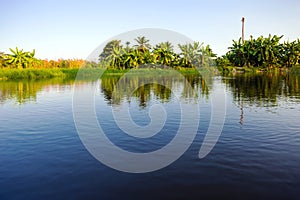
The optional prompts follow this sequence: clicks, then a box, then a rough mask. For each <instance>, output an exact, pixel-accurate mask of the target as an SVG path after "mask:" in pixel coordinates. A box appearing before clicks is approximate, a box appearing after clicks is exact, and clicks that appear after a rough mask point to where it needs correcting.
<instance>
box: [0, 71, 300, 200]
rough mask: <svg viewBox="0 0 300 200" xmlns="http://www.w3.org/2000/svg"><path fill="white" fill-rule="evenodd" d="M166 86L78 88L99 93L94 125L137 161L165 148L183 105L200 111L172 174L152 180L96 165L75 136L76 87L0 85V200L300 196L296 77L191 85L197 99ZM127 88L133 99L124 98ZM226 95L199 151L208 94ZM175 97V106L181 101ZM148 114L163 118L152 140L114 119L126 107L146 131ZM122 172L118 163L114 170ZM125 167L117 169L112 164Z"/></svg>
mask: <svg viewBox="0 0 300 200" xmlns="http://www.w3.org/2000/svg"><path fill="white" fill-rule="evenodd" d="M156 78H158V79H163V81H164V83H165V85H167V86H168V87H169V89H168V88H166V87H163V86H160V85H157V84H148V85H145V86H144V87H141V88H139V89H138V90H136V91H135V92H133V93H130V92H128V90H132V88H136V86H137V85H138V84H139V82H141V81H144V80H147V79H151V80H153V77H150V78H149V77H146V78H145V77H144V78H143V77H135V76H131V77H127V78H126V79H123V80H122V81H123V82H122V84H121V87H119V88H118V89H117V92H113V88H114V87H113V86H116V84H117V82H118V80H120V77H117V76H113V77H106V78H102V80H99V81H96V82H91V81H86V82H85V81H81V82H80V84H77V86H76V87H77V89H78V88H79V89H82V90H84V89H85V88H88V87H90V86H95V87H96V88H97V90H96V95H95V100H96V103H95V105H96V115H97V117H98V120H99V124H100V125H101V127H102V128H103V130H104V131H105V133H107V137H108V138H109V139H110V140H111V141H112V142H113V143H114V144H115V145H118V146H119V147H120V148H122V149H124V150H127V151H130V152H136V153H141V152H142V153H145V152H151V151H155V150H157V149H160V148H162V147H163V146H164V145H166V144H168V143H169V142H170V141H171V140H172V139H173V138H174V137H175V134H176V131H177V130H178V127H179V123H180V109H179V107H178V105H179V101H180V100H179V99H181V100H182V101H184V102H185V103H186V104H190V105H192V104H195V105H198V106H199V108H200V124H199V128H198V131H197V135H196V137H195V139H194V141H193V143H192V144H191V146H190V147H189V148H188V150H187V151H186V152H185V153H184V154H183V155H182V156H181V157H180V158H179V159H178V160H176V161H175V162H174V163H172V164H171V165H169V166H167V167H165V168H163V169H161V170H158V171H154V172H150V173H141V174H132V173H124V172H120V171H117V170H114V169H111V168H109V167H108V166H106V165H104V164H102V163H100V162H99V161H97V160H96V159H95V158H94V157H93V156H92V155H91V154H90V153H89V152H88V151H87V150H86V149H85V147H84V145H83V144H82V142H81V140H80V138H79V135H78V134H77V131H76V128H75V125H74V121H73V113H72V96H73V89H74V86H73V84H74V81H71V80H63V79H54V80H47V81H21V82H0V110H1V112H0V161H1V164H0V199H41V198H43V199H45V198H46V199H54V198H55V199H65V198H68V199H83V198H85V199H120V198H122V199H154V198H159V199H175V198H176V199H183V198H184V199H200V198H206V199H208V198H209V199H212V198H233V199H234V198H239V199H240V198H243V199H245V198H246V199H253V198H259V199H270V198H273V199H297V198H298V197H299V195H300V191H299V186H300V168H299V165H300V156H299V155H300V123H299V119H300V91H299V88H300V80H299V79H300V77H299V76H292V75H289V76H283V75H272V76H271V75H257V76H250V75H240V76H237V77H235V78H233V77H214V78H211V79H208V80H205V81H204V80H203V79H201V78H200V77H198V76H187V77H186V80H188V82H189V83H191V84H192V87H193V89H194V90H196V91H197V95H196V96H195V95H193V94H192V92H191V90H190V89H188V87H186V83H185V82H184V81H183V80H182V79H180V78H177V77H171V78H170V76H166V77H165V76H160V77H156ZM128 88H129V89H128ZM217 88H225V91H226V110H227V112H226V119H225V124H224V127H223V130H222V134H221V136H220V138H219V140H218V142H217V144H216V145H215V147H214V148H213V150H212V151H211V152H210V154H208V156H206V157H205V158H203V159H199V158H198V153H199V149H200V147H201V145H202V142H203V139H204V136H205V133H206V132H207V129H208V126H209V121H210V117H211V108H212V105H211V101H210V100H211V99H210V98H211V94H212V93H213V92H214V91H216V89H217ZM177 97H179V98H177ZM152 105H160V106H161V108H164V109H165V113H166V114H167V119H166V123H165V126H164V127H163V129H162V130H161V131H160V132H159V133H158V134H157V135H155V136H153V137H151V138H143V139H138V138H135V137H132V136H129V135H126V134H124V133H123V132H122V130H121V129H120V128H119V127H118V126H117V124H116V122H115V121H114V119H113V113H112V110H113V111H114V112H115V113H118V111H120V109H122V108H123V107H124V106H129V108H130V109H129V112H130V115H131V117H132V120H133V121H134V122H135V123H136V124H138V125H140V126H146V125H148V124H149V122H150V117H149V115H148V113H149V109H150V108H151V106H152ZM116 162H117V163H118V161H116ZM118 164H120V165H122V163H118Z"/></svg>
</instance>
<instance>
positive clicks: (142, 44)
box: [134, 36, 151, 51]
mask: <svg viewBox="0 0 300 200" xmlns="http://www.w3.org/2000/svg"><path fill="white" fill-rule="evenodd" d="M134 40H135V41H136V42H137V43H138V45H135V47H137V48H138V49H139V50H142V51H145V50H148V49H150V48H151V45H150V44H149V40H147V39H146V37H145V36H139V37H137V38H135V39H134Z"/></svg>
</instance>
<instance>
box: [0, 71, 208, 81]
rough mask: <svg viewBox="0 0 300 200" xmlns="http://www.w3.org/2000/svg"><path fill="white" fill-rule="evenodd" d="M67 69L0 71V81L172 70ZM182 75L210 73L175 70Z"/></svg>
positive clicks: (157, 72)
mask: <svg viewBox="0 0 300 200" xmlns="http://www.w3.org/2000/svg"><path fill="white" fill-rule="evenodd" d="M78 71H79V69H68V68H53V69H32V68H28V69H21V70H20V69H0V80H2V81H5V80H39V79H50V78H55V77H60V78H71V79H75V78H76V77H77V78H79V79H86V78H89V79H98V78H99V75H100V74H101V75H103V76H121V75H124V74H125V73H128V72H130V74H132V75H143V76H145V75H150V76H156V75H172V74H173V73H174V70H171V69H132V70H128V69H126V70H112V69H108V70H104V69H99V68H83V69H80V73H79V74H78ZM176 71H177V72H180V73H181V74H182V75H187V74H195V75H197V74H200V73H201V72H207V71H210V70H208V69H201V70H200V71H198V70H196V69H192V68H180V69H177V70H176ZM102 73H103V74H102Z"/></svg>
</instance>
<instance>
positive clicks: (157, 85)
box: [101, 75, 212, 107]
mask: <svg viewBox="0 0 300 200" xmlns="http://www.w3.org/2000/svg"><path fill="white" fill-rule="evenodd" d="M209 80H210V85H212V79H209ZM208 84H209V83H207V81H204V80H203V79H202V78H201V76H199V75H186V76H182V75H172V76H169V75H166V76H123V77H122V76H110V77H103V78H101V92H102V93H103V94H104V97H105V99H106V100H107V102H108V103H109V104H111V105H120V104H121V102H122V101H123V100H126V101H128V102H130V100H131V98H135V99H136V100H137V101H138V102H139V105H140V106H141V107H146V105H147V102H149V101H150V99H152V98H154V99H156V100H159V101H160V102H169V101H171V100H172V92H173V93H174V94H175V95H177V96H178V97H180V98H183V99H185V100H193V101H195V100H197V96H196V95H195V94H194V91H197V92H199V91H200V93H201V94H202V95H208V94H209V88H210V87H209V86H208ZM189 85H190V86H191V87H188V86H189Z"/></svg>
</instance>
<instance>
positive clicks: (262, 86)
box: [223, 74, 300, 106]
mask: <svg viewBox="0 0 300 200" xmlns="http://www.w3.org/2000/svg"><path fill="white" fill-rule="evenodd" d="M299 78H300V76H299V75H298V76H297V75H294V74H259V75H251V74H242V75H237V76H234V77H230V78H228V77H226V78H224V79H223V82H225V83H226V84H227V86H229V88H230V89H231V91H232V94H233V98H234V100H235V101H237V102H240V103H242V102H245V103H247V104H249V105H253V104H255V105H262V104H263V105H264V106H276V105H277V101H278V97H289V98H299V86H300V82H299Z"/></svg>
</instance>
